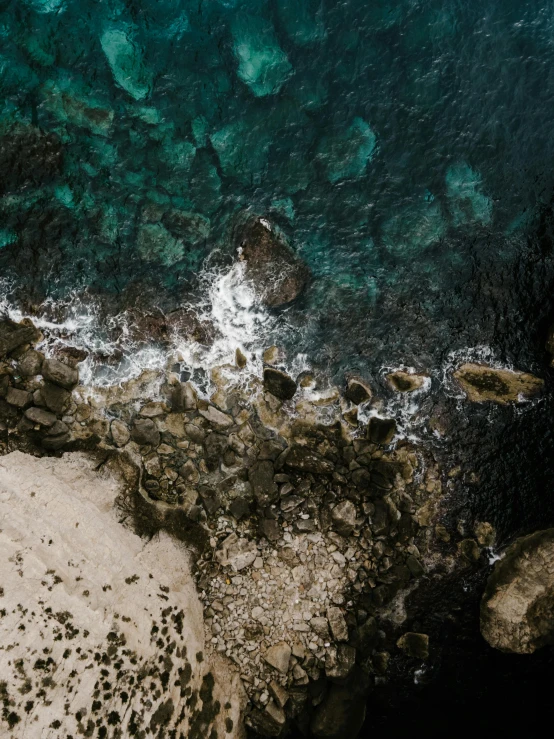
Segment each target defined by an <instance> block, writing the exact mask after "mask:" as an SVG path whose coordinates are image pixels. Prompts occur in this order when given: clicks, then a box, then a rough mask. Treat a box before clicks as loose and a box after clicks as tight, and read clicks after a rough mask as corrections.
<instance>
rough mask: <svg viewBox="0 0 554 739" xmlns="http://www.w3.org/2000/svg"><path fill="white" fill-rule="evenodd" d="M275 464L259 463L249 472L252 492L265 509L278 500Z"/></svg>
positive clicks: (265, 461)
mask: <svg viewBox="0 0 554 739" xmlns="http://www.w3.org/2000/svg"><path fill="white" fill-rule="evenodd" d="M274 474H275V473H274V469H273V463H272V462H270V461H269V460H264V461H262V462H257V463H256V464H255V465H254V466H253V467H251V468H250V470H249V471H248V480H249V482H250V484H251V485H252V492H253V493H254V497H255V498H256V500H257V501H258V504H259V505H260V506H261V507H265V506H267V505H269V503H272V502H273V501H274V500H276V499H277V498H278V494H279V493H278V488H277V485H276V483H275V481H274V479H273V477H274Z"/></svg>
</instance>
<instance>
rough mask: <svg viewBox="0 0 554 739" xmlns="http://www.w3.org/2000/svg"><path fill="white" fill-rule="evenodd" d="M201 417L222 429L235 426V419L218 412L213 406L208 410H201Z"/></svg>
mask: <svg viewBox="0 0 554 739" xmlns="http://www.w3.org/2000/svg"><path fill="white" fill-rule="evenodd" d="M200 415H201V416H203V417H204V418H205V419H206V421H208V423H211V424H212V425H213V426H217V427H219V428H221V429H224V428H228V427H229V426H232V425H233V419H232V418H231V416H228V415H227V414H226V413H223V412H222V411H220V410H218V409H217V408H215V407H214V406H213V405H210V406H208V408H207V409H206V410H200Z"/></svg>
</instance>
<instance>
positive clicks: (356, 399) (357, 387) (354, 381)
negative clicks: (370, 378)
mask: <svg viewBox="0 0 554 739" xmlns="http://www.w3.org/2000/svg"><path fill="white" fill-rule="evenodd" d="M344 394H345V396H346V398H347V399H348V400H349V401H350V402H351V403H354V404H355V405H360V403H366V402H367V401H368V400H369V399H370V398H371V388H370V387H369V385H368V384H367V383H365V382H364V381H363V380H360V379H359V378H358V377H352V378H351V379H350V380H348V383H347V385H346V391H345V393H344Z"/></svg>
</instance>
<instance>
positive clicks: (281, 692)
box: [269, 680, 289, 708]
mask: <svg viewBox="0 0 554 739" xmlns="http://www.w3.org/2000/svg"><path fill="white" fill-rule="evenodd" d="M269 692H270V693H271V695H272V696H273V700H274V701H275V703H276V704H277V705H278V706H279V708H284V707H285V706H286V704H287V701H288V699H289V694H288V692H287V691H286V690H285V688H283V686H282V685H279V683H278V682H277V681H276V680H272V681H271V682H270V683H269Z"/></svg>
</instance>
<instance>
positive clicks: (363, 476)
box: [352, 467, 371, 490]
mask: <svg viewBox="0 0 554 739" xmlns="http://www.w3.org/2000/svg"><path fill="white" fill-rule="evenodd" d="M352 482H353V483H354V485H355V486H356V487H357V488H358V489H359V490H369V487H370V484H371V475H370V474H369V472H368V471H367V470H366V469H364V468H363V467H362V468H361V469H358V470H354V471H353V472H352Z"/></svg>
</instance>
